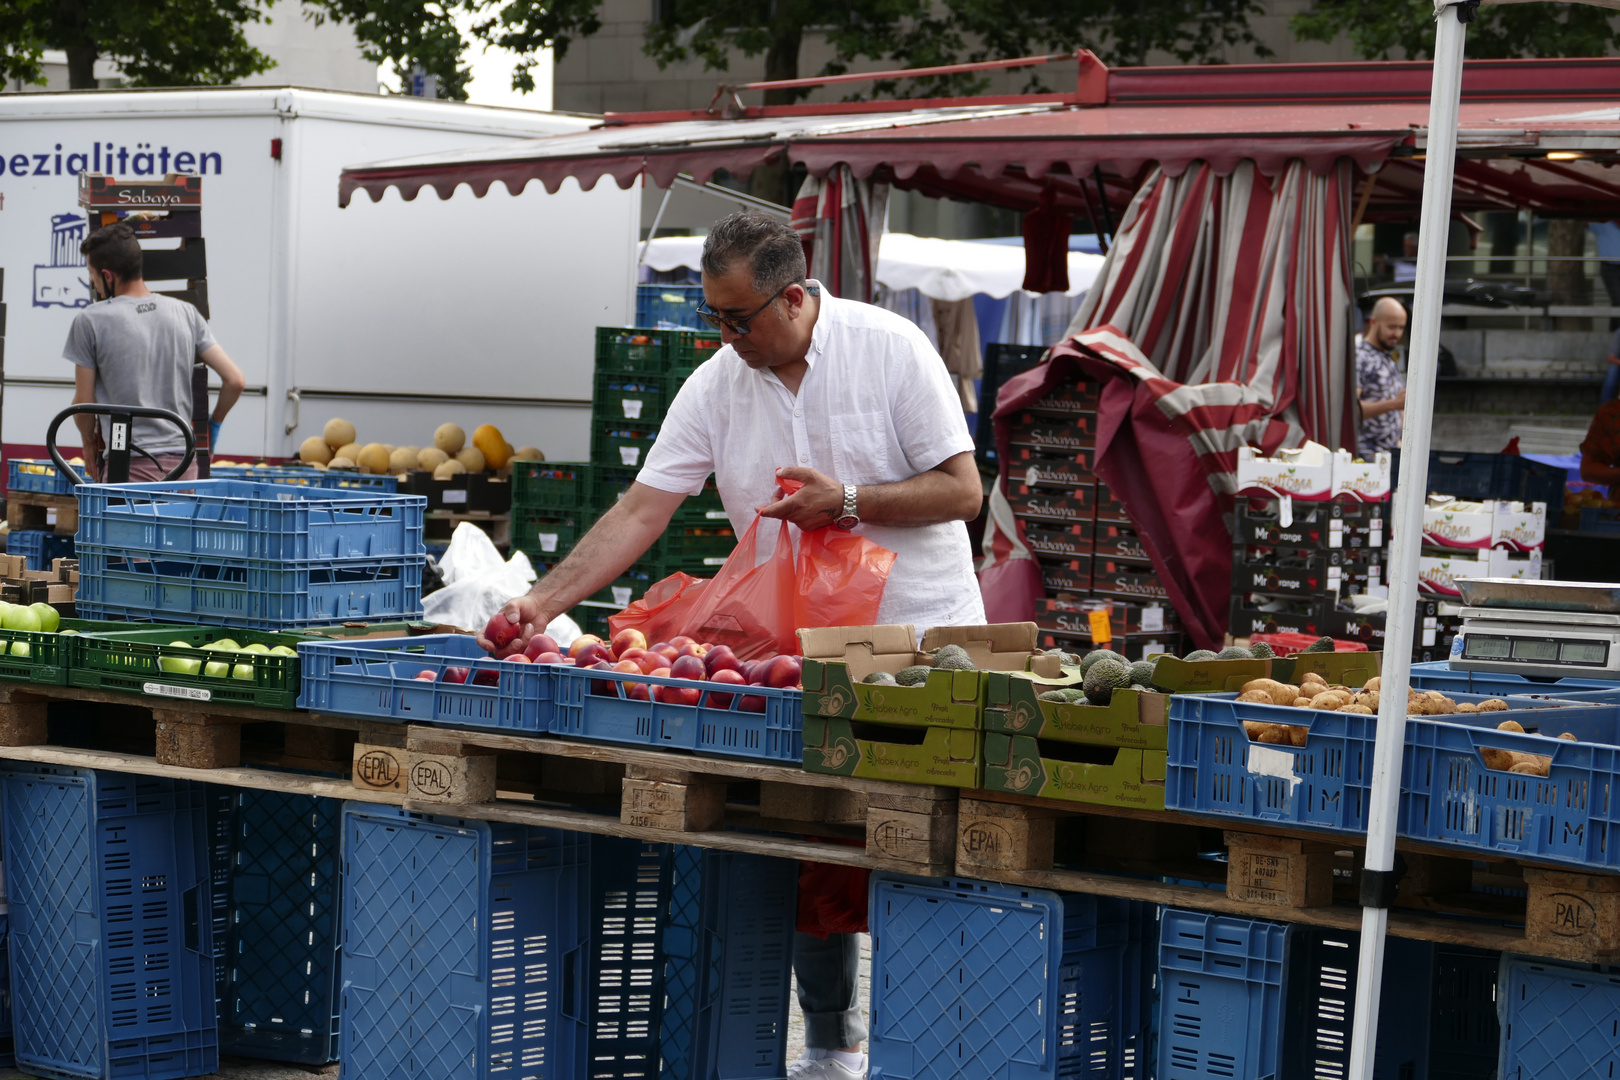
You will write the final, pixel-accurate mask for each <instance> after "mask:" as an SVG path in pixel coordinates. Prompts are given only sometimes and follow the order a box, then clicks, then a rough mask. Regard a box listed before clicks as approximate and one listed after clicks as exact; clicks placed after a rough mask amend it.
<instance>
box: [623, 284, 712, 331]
mask: <svg viewBox="0 0 1620 1080" xmlns="http://www.w3.org/2000/svg"><path fill="white" fill-rule="evenodd" d="M702 299H703V286H701V285H637V286H636V325H637V326H654V327H658V328H660V329H667V328H671V327H682V328H684V329H687V330H708V329H710V327H709V326H708V324H706V323H705V322H703V320H702V319H699V318H698V316H697V306H698V303H699V302H700V301H701V300H702Z"/></svg>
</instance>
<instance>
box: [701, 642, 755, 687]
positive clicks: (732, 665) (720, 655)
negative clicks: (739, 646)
mask: <svg viewBox="0 0 1620 1080" xmlns="http://www.w3.org/2000/svg"><path fill="white" fill-rule="evenodd" d="M703 666H704V668H705V669H707V670H708V672H709V675H710V677H711V678H712V677H713V676H714V673H715V672H717V671H735V672H737V673H738V674H741V673H742V669H743V665H742V661H741V660H738V659H737V654H736V653H734V652H732V651H731V649H730V647H729V646H726V645H716V646H715V647H714V648H712V649H710V650H709V651H708V652H707V653H706V654H704V657H703ZM747 681H748V680H747V679H744V680H743V682H745V683H746V682H747Z"/></svg>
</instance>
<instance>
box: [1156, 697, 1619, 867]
mask: <svg viewBox="0 0 1620 1080" xmlns="http://www.w3.org/2000/svg"><path fill="white" fill-rule="evenodd" d="M1450 696H1451V697H1452V698H1454V699H1455V700H1457V701H1459V702H1461V701H1475V702H1477V701H1481V700H1484V699H1485V698H1486V697H1489V696H1491V695H1488V694H1464V693H1452V694H1451V695H1450ZM1504 700H1506V701H1507V702H1508V705H1509V706H1510V709H1509V711H1507V712H1492V713H1484V714H1462V713H1458V714H1453V715H1452V716H1448V717H1447V718H1446V720H1447V722H1446V723H1444V724H1434V725H1429V724H1426V723H1425V721H1428V720H1430V719H1431V718H1428V717H1413V718H1410V719H1408V721H1407V725H1406V730H1407V751H1406V755H1405V768H1404V769H1403V772H1402V776H1403V779H1402V791H1403V792H1408V791H1411V790H1413V789H1412V788H1411V787H1409V786H1408V785H1410V784H1411V783H1412V782H1413V781H1412V776H1413V775H1414V774H1413V772H1412V769H1413V767H1414V765H1413V762H1414V753H1415V752H1416V749H1415V748H1417V747H1419V746H1421V745H1423V743H1422V741H1421V739H1420V738H1419V737H1418V736H1417V735H1416V734H1415V733H1416V732H1419V731H1421V730H1423V729H1424V728H1425V727H1428V726H1439V727H1445V728H1448V730H1455V731H1456V732H1458V733H1459V736H1458V737H1460V738H1462V739H1463V740H1464V741H1466V740H1467V739H1468V738H1469V734H1468V733H1469V732H1480V733H1481V734H1480V735H1479V738H1480V739H1482V740H1484V741H1485V743H1484V744H1485V745H1495V743H1494V742H1491V738H1492V736H1496V735H1500V736H1504V737H1506V736H1509V735H1510V734H1511V733H1509V732H1497V731H1495V725H1496V724H1498V723H1501V722H1502V721H1503V720H1509V719H1512V720H1518V721H1519V722H1520V723H1521V724H1523V725H1524V727H1525V728H1526V729H1527V730H1530V729H1532V728H1534V727H1537V726H1539V725H1540V724H1541V723H1542V722H1543V719H1542V718H1543V717H1544V716H1545V715H1546V713H1545V712H1544V711H1543V709H1544V708H1545V707H1548V706H1550V704H1551V702H1550V700H1546V699H1534V698H1530V697H1521V696H1516V695H1515V696H1509V697H1507V698H1505V699H1504ZM1552 711H1555V712H1556V713H1557V715H1558V720H1556V721H1546V722H1548V723H1559V724H1563V725H1566V726H1565V727H1560V728H1559V730H1560V731H1562V730H1569V731H1572V732H1574V733H1575V734H1581V732H1583V731H1587V730H1592V729H1593V728H1594V727H1597V728H1601V727H1604V726H1607V725H1612V724H1614V723H1615V722H1616V718H1617V717H1620V707H1617V706H1613V705H1599V704H1591V703H1584V704H1582V703H1577V704H1571V705H1568V706H1566V707H1563V708H1558V709H1556V710H1552ZM1244 721H1258V722H1263V723H1274V724H1288V725H1292V726H1296V727H1305V728H1309V734H1308V736H1307V738H1306V742H1305V745H1304V746H1303V747H1296V746H1281V745H1269V744H1260V743H1254V742H1252V741H1251V740H1250V739H1249V737H1248V735H1247V734H1245V732H1244V729H1243V722H1244ZM1476 725H1478V726H1476ZM1377 727H1378V718H1377V717H1376V716H1366V715H1361V714H1355V713H1345V712H1324V711H1321V710H1317V709H1296V708H1293V707H1292V706H1287V705H1261V704H1257V703H1254V702H1240V701H1237V700H1236V698H1235V696H1234V695H1232V694H1176V695H1174V696H1173V697H1172V698H1171V699H1170V713H1169V729H1170V730H1169V753H1168V756H1167V759H1166V776H1165V794H1164V802H1165V807H1166V809H1170V810H1185V811H1188V812H1190V813H1198V814H1219V815H1221V816H1225V817H1238V818H1246V819H1250V820H1258V821H1281V822H1287V823H1289V824H1292V825H1304V826H1310V827H1313V828H1319V829H1326V830H1329V831H1332V832H1337V833H1341V834H1345V835H1359V834H1361V833H1364V832H1366V828H1367V807H1368V799H1369V796H1370V793H1371V790H1372V761H1373V739H1374V735H1375V733H1376V731H1377ZM1485 732H1489V734H1484V733H1485ZM1553 734H1557V732H1554V733H1553ZM1520 738H1524V736H1520ZM1548 741H1549V740H1546V739H1540V740H1536V742H1537V744H1538V745H1540V744H1542V743H1546V742H1548ZM1565 746H1567V747H1573V746H1574V744H1571V743H1566V744H1565ZM1515 748H1516V749H1528V747H1525V746H1520V747H1509V749H1515ZM1476 760H1477V759H1476ZM1421 775H1422V776H1426V775H1427V774H1421ZM1494 775H1495V776H1496V777H1499V778H1504V777H1506V776H1507V775H1509V774H1506V773H1495V774H1494ZM1517 779H1519V780H1530V779H1536V778H1534V777H1518V778H1517ZM1417 790H1420V791H1427V790H1428V788H1427V785H1426V781H1424V780H1423V779H1420V780H1419V781H1418V788H1417ZM1409 801H1410V800H1409V798H1408V797H1407V796H1406V795H1404V794H1403V797H1402V818H1401V823H1400V828H1401V829H1402V832H1403V835H1406V832H1405V830H1406V828H1407V825H1406V818H1405V813H1406V809H1407V805H1408V803H1409ZM1410 835H1416V836H1418V837H1419V838H1422V839H1447V840H1448V841H1449V839H1450V838H1449V837H1445V838H1442V837H1440V836H1425V835H1424V833H1423V832H1417V833H1413V834H1410ZM1616 854H1617V857H1620V853H1616Z"/></svg>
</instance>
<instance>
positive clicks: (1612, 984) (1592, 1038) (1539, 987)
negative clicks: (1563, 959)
mask: <svg viewBox="0 0 1620 1080" xmlns="http://www.w3.org/2000/svg"><path fill="white" fill-rule="evenodd" d="M1500 978H1501V982H1500V986H1501V999H1502V1000H1501V1012H1502V1050H1501V1057H1500V1059H1499V1065H1498V1068H1497V1071H1496V1076H1497V1080H1586V1078H1589V1077H1611V1076H1614V1075H1615V1074H1616V1072H1617V1071H1620V1038H1616V1032H1617V1031H1620V972H1616V971H1614V969H1612V968H1600V967H1597V966H1595V965H1580V964H1555V963H1549V962H1547V961H1544V960H1532V959H1529V958H1527V957H1503V959H1502V967H1501V973H1500Z"/></svg>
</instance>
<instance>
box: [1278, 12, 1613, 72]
mask: <svg viewBox="0 0 1620 1080" xmlns="http://www.w3.org/2000/svg"><path fill="white" fill-rule="evenodd" d="M1290 25H1291V26H1292V27H1293V31H1294V35H1295V36H1296V37H1298V38H1300V39H1302V40H1309V41H1332V40H1334V39H1335V38H1337V37H1338V36H1339V35H1340V34H1348V35H1349V37H1350V41H1351V43H1352V44H1353V45H1354V46H1355V50H1356V53H1357V54H1358V55H1360V56H1362V57H1365V58H1366V59H1368V60H1403V59H1406V60H1427V59H1430V58H1432V57H1433V55H1434V4H1433V3H1432V2H1431V0H1316V2H1315V4H1313V5H1312V7H1311V10H1309V11H1306V12H1302V13H1301V14H1299V15H1295V16H1294V17H1293V19H1292V20H1291V21H1290ZM1616 47H1620V29H1617V27H1616V21H1615V17H1614V14H1613V13H1612V12H1610V11H1607V10H1605V9H1603V8H1598V7H1590V6H1587V5H1585V4H1505V5H1495V6H1492V7H1481V8H1480V9H1479V10H1478V12H1477V13H1476V14H1475V16H1474V21H1473V22H1472V23H1470V24H1469V25H1468V44H1467V49H1468V55H1469V56H1470V57H1472V58H1475V59H1502V58H1511V57H1521V56H1605V55H1608V54H1609V53H1612V52H1614V51H1615V49H1616Z"/></svg>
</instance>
